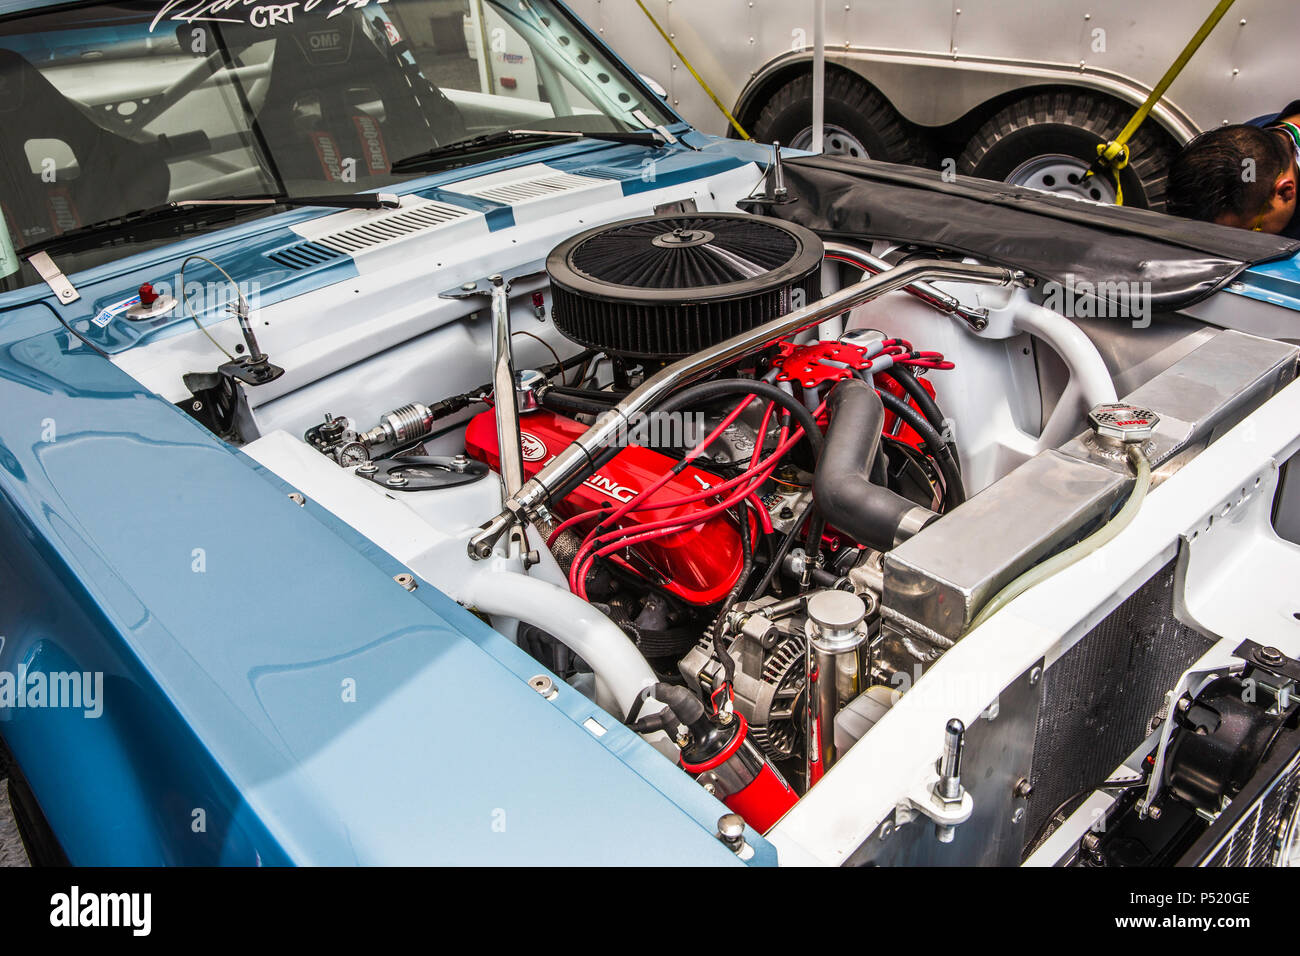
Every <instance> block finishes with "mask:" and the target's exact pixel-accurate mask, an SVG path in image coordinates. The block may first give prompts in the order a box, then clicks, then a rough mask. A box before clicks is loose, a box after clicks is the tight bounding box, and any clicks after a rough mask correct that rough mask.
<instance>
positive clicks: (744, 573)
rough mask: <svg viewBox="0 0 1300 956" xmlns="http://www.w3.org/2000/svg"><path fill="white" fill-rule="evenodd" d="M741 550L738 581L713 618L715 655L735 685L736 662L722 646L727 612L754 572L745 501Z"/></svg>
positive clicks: (742, 517) (741, 513)
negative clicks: (741, 561) (741, 557)
mask: <svg viewBox="0 0 1300 956" xmlns="http://www.w3.org/2000/svg"><path fill="white" fill-rule="evenodd" d="M740 550H741V554H742V555H744V562H743V563H742V564H741V567H740V575H739V576H738V577H737V578H736V583H735V584H733V585H732V586H731V590H730V591H729V592H728V593H727V596H726V597H725V598H723V599H722V606H721V607H720V608H719V609H718V616H717V617H715V618H714V619H713V656H714V657H716V658H717V659H718V663H719V664H721V665H722V673H723V674H724V675H725V677H726V680H727V683H728V684H731V685H733V686H734V685H735V681H736V662H735V660H734V659H733V658H732V656H731V655H730V654H728V653H727V651H726V649H725V648H724V647H723V646H722V630H723V627H724V625H725V624H726V622H727V612H728V611H730V610H731V605H733V604H735V603H736V599H737V598H739V597H740V594H741V592H742V591H744V590H745V585H746V584H748V583H749V576H750V575H751V574H753V573H754V542H753V539H752V538H751V536H750V533H749V508H748V507H746V506H745V505H744V504H743V503H742V505H741V509H740Z"/></svg>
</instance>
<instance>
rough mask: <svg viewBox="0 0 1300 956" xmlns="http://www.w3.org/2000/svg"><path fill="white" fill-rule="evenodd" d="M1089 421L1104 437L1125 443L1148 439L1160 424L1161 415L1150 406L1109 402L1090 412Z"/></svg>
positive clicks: (1093, 428)
mask: <svg viewBox="0 0 1300 956" xmlns="http://www.w3.org/2000/svg"><path fill="white" fill-rule="evenodd" d="M1088 423H1089V424H1090V425H1092V430H1093V431H1095V432H1096V433H1097V434H1098V435H1100V436H1101V437H1102V438H1109V439H1112V440H1113V441H1118V442H1123V443H1124V444H1126V445H1128V444H1134V443H1136V442H1141V441H1146V440H1147V439H1148V438H1150V437H1151V436H1152V435H1153V434H1154V433H1155V430H1156V425H1158V424H1160V416H1159V415H1157V414H1156V413H1155V412H1153V411H1152V410H1151V409H1149V408H1143V407H1142V406H1140V405H1130V404H1128V403H1127V402H1107V403H1106V404H1104V405H1096V406H1094V407H1093V409H1092V411H1090V412H1088Z"/></svg>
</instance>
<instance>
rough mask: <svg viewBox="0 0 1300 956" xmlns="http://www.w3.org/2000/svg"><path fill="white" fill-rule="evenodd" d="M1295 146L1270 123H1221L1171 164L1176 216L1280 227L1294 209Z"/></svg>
mask: <svg viewBox="0 0 1300 956" xmlns="http://www.w3.org/2000/svg"><path fill="white" fill-rule="evenodd" d="M1296 181H1297V170H1296V160H1295V152H1294V150H1293V149H1292V148H1291V147H1290V146H1289V145H1288V144H1287V141H1286V140H1285V139H1283V137H1282V136H1281V135H1280V134H1279V133H1278V132H1276V131H1275V130H1271V129H1261V128H1260V127H1258V126H1221V127H1219V128H1218V129H1212V130H1210V131H1209V132H1206V133H1202V134H1201V135H1200V136H1198V137H1196V138H1195V139H1194V140H1192V141H1191V142H1190V143H1188V144H1187V145H1186V146H1185V147H1184V148H1183V151H1182V152H1181V153H1179V154H1178V157H1177V158H1176V159H1175V160H1174V161H1173V163H1172V164H1171V165H1170V167H1169V190H1168V193H1167V194H1166V199H1165V209H1166V210H1167V211H1168V212H1170V213H1172V214H1173V215H1175V216H1183V217H1185V218H1188V219H1200V220H1203V221H1205V222H1217V223H1219V224H1220V225H1223V226H1236V227H1237V228H1239V229H1255V230H1258V231H1260V232H1270V233H1279V232H1281V231H1282V230H1283V229H1285V228H1286V226H1287V223H1289V222H1290V221H1291V217H1292V216H1293V215H1295V211H1296Z"/></svg>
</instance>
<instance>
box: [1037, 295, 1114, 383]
mask: <svg viewBox="0 0 1300 956" xmlns="http://www.w3.org/2000/svg"><path fill="white" fill-rule="evenodd" d="M1011 323H1012V325H1013V326H1014V327H1015V329H1016V331H1018V332H1028V333H1029V334H1030V335H1033V336H1035V337H1037V338H1040V339H1042V340H1043V341H1044V342H1046V343H1047V344H1048V345H1050V346H1051V347H1052V349H1053V350H1054V351H1055V352H1056V354H1057V355H1059V356H1061V358H1062V359H1063V360H1064V361H1065V364H1066V365H1067V366H1068V367H1069V369H1070V379H1071V382H1073V383H1075V384H1076V385H1077V387H1078V389H1079V392H1080V395H1081V397H1082V399H1083V401H1084V402H1085V403H1086V405H1087V407H1089V408H1092V407H1093V406H1095V405H1105V404H1106V403H1108V402H1113V401H1116V398H1115V383H1114V381H1112V379H1111V377H1110V371H1109V370H1108V369H1107V368H1106V363H1105V361H1103V359H1102V357H1101V353H1100V352H1098V351H1097V346H1095V345H1093V343H1092V339H1090V338H1088V336H1087V335H1085V334H1084V332H1083V330H1082V329H1081V328H1079V327H1078V326H1077V325H1075V324H1074V323H1073V322H1072V321H1070V320H1069V319H1067V318H1066V317H1065V316H1063V315H1061V314H1060V313H1059V312H1053V311H1052V310H1051V309H1048V308H1045V307H1043V306H1041V305H1035V304H1034V303H1033V302H1030V301H1029V300H1028V299H1021V300H1020V301H1019V302H1017V303H1016V305H1015V307H1014V311H1013V312H1012V315H1011Z"/></svg>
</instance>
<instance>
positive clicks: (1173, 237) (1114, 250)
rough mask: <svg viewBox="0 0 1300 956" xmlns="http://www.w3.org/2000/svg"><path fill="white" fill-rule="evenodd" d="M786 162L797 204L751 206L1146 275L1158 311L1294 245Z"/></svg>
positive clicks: (970, 249)
mask: <svg viewBox="0 0 1300 956" xmlns="http://www.w3.org/2000/svg"><path fill="white" fill-rule="evenodd" d="M784 165H785V181H786V186H787V188H788V189H789V192H790V196H791V197H792V198H794V199H795V200H796V201H795V202H792V203H788V204H785V205H779V206H772V207H763V208H761V209H755V210H754V211H756V212H762V213H765V214H767V215H771V216H775V217H777V218H781V219H789V220H791V221H793V222H797V223H799V224H800V225H804V226H807V227H809V228H810V229H813V230H815V231H816V232H817V233H819V234H820V235H821V236H822V237H823V238H828V239H829V238H834V239H840V240H845V241H851V240H855V239H856V240H866V239H888V240H893V241H895V242H900V243H917V244H920V245H924V246H933V247H938V248H940V249H944V250H949V251H952V252H959V253H964V254H966V255H969V256H972V257H974V258H977V259H980V260H983V261H986V262H992V263H995V264H997V265H1002V266H1007V267H1009V268H1016V269H1023V270H1024V271H1025V272H1027V273H1029V274H1030V275H1032V276H1035V277H1036V278H1038V279H1039V280H1040V281H1044V282H1058V283H1061V284H1062V285H1069V286H1070V287H1071V288H1079V287H1085V288H1086V286H1084V283H1091V284H1092V286H1093V287H1094V288H1098V289H1103V290H1104V289H1106V288H1108V287H1110V288H1113V284H1114V283H1150V288H1149V292H1150V305H1151V308H1152V309H1153V310H1154V311H1156V312H1169V311H1173V310H1176V309H1180V308H1184V307H1186V306H1189V305H1192V304H1193V303H1195V302H1198V301H1200V300H1201V299H1204V298H1205V297H1206V296H1208V295H1210V294H1212V293H1214V292H1216V291H1218V290H1219V289H1221V288H1223V286H1224V285H1226V284H1227V283H1228V282H1230V281H1232V279H1233V278H1235V277H1236V276H1237V275H1238V274H1239V273H1241V272H1242V271H1243V270H1244V269H1247V268H1249V267H1250V266H1252V265H1256V264H1258V263H1261V262H1268V261H1271V260H1275V259H1285V258H1290V257H1291V256H1294V255H1295V254H1296V253H1297V252H1300V241H1297V240H1293V239H1284V238H1282V237H1280V236H1272V235H1267V234H1265V233H1259V232H1250V231H1249V230H1245V229H1231V228H1228V227H1226V226H1216V225H1214V224H1213V223H1203V222H1193V221H1190V220H1186V219H1179V218H1176V217H1174V216H1167V215H1164V214H1162V213H1157V212H1151V211H1149V210H1146V209H1134V208H1131V207H1126V206H1099V205H1096V204H1093V203H1087V202H1082V201H1079V200H1074V199H1070V198H1067V197H1062V196H1053V195H1050V194H1047V193H1043V192H1040V191H1038V190H1033V189H1025V188H1022V187H1018V186H1009V185H1007V184H1005V183H995V182H989V181H987V180H982V179H973V178H970V177H965V176H961V177H958V178H957V179H956V181H954V182H946V181H944V177H943V176H942V175H941V174H940V173H939V172H938V171H935V170H928V169H921V168H919V167H914V166H897V165H894V164H892V163H879V162H872V161H861V160H840V159H832V158H828V157H820V156H818V157H800V158H797V159H789V160H786V161H785V163H784ZM1103 284H1105V285H1103ZM1142 288H1143V289H1144V291H1145V289H1146V287H1145V286H1142Z"/></svg>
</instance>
